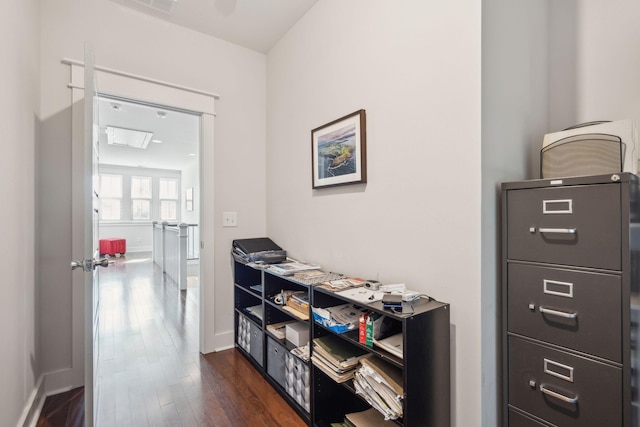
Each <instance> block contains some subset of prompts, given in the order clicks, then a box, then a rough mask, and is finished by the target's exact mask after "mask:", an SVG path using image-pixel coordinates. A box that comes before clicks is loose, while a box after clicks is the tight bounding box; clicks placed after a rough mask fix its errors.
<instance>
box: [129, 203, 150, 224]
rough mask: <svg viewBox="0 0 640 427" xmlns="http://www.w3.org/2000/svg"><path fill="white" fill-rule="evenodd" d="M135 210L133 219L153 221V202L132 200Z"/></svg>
mask: <svg viewBox="0 0 640 427" xmlns="http://www.w3.org/2000/svg"><path fill="white" fill-rule="evenodd" d="M131 207H132V209H133V214H132V215H133V219H151V201H149V200H140V199H133V200H131Z"/></svg>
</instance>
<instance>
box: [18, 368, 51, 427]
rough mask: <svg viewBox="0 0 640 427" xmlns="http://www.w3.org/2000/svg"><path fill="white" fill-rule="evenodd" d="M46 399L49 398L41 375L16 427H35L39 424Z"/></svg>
mask: <svg viewBox="0 0 640 427" xmlns="http://www.w3.org/2000/svg"><path fill="white" fill-rule="evenodd" d="M46 397H47V396H46V394H45V392H44V376H43V375H40V378H38V381H37V382H36V384H35V386H34V387H33V390H32V391H31V394H29V399H27V403H26V404H25V406H24V409H23V410H22V415H21V416H20V419H19V420H18V424H16V426H17V427H35V425H36V423H37V422H38V418H39V417H40V411H42V406H43V405H44V400H45V399H46Z"/></svg>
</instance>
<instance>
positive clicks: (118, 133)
mask: <svg viewBox="0 0 640 427" xmlns="http://www.w3.org/2000/svg"><path fill="white" fill-rule="evenodd" d="M106 133H107V143H108V144H109V145H114V146H118V147H131V148H140V149H142V150H144V149H145V148H147V145H149V141H151V137H152V136H153V132H146V131H143V130H134V129H125V128H119V127H115V126H107V130H106Z"/></svg>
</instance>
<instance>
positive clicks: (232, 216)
mask: <svg viewBox="0 0 640 427" xmlns="http://www.w3.org/2000/svg"><path fill="white" fill-rule="evenodd" d="M222 226H223V227H237V226H238V212H222Z"/></svg>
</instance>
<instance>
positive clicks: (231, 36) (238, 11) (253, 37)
mask: <svg viewBox="0 0 640 427" xmlns="http://www.w3.org/2000/svg"><path fill="white" fill-rule="evenodd" d="M111 1H113V2H116V3H119V4H121V5H123V6H127V7H130V8H132V9H136V10H138V11H140V12H142V13H145V14H148V15H152V16H155V17H156V18H159V19H162V20H165V21H168V22H172V23H174V24H176V25H180V26H182V27H186V28H190V29H192V30H195V31H199V32H201V33H205V34H209V35H211V36H214V37H217V38H220V39H222V40H226V41H228V42H231V43H234V44H237V45H240V46H244V47H247V48H249V49H252V50H255V51H258V52H262V53H267V52H268V51H269V49H271V48H272V47H273V45H275V44H276V43H277V42H278V40H280V38H282V36H284V35H285V33H286V32H287V31H289V29H290V28H291V27H293V25H294V24H295V23H296V22H298V21H299V20H300V18H302V16H303V15H304V14H305V13H307V11H309V9H311V8H312V7H313V5H315V4H316V3H317V2H318V0H111Z"/></svg>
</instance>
